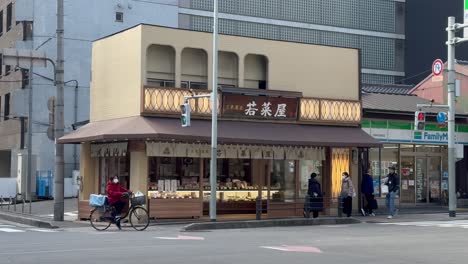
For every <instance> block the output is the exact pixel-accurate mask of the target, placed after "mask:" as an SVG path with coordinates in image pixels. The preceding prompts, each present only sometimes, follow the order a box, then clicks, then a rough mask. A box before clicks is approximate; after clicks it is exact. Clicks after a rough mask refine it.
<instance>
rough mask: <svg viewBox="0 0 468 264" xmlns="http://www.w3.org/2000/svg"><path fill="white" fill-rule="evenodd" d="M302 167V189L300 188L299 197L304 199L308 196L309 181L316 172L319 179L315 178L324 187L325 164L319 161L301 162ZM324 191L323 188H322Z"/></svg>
mask: <svg viewBox="0 0 468 264" xmlns="http://www.w3.org/2000/svg"><path fill="white" fill-rule="evenodd" d="M299 167H300V182H301V185H300V188H299V197H300V198H304V197H306V195H307V191H308V188H309V179H310V175H311V174H312V173H313V172H315V173H316V174H317V177H316V178H315V179H316V180H317V181H318V182H319V183H320V185H322V173H323V164H322V161H319V160H301V161H299ZM322 189H323V186H322ZM322 192H323V190H322Z"/></svg>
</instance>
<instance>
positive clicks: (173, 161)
mask: <svg viewBox="0 0 468 264" xmlns="http://www.w3.org/2000/svg"><path fill="white" fill-rule="evenodd" d="M148 188H149V197H150V198H162V199H195V198H199V196H200V159H198V158H174V157H151V158H150V159H149V186H148Z"/></svg>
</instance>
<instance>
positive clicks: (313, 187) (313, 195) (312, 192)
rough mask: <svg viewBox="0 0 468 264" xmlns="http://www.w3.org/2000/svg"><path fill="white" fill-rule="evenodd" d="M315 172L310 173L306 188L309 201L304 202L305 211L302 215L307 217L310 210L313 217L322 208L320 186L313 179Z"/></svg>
mask: <svg viewBox="0 0 468 264" xmlns="http://www.w3.org/2000/svg"><path fill="white" fill-rule="evenodd" d="M316 177H317V174H316V173H315V172H314V173H312V174H310V179H309V186H308V189H307V196H308V197H309V202H308V203H307V201H306V203H305V208H306V210H305V212H304V216H305V217H309V212H311V211H312V215H313V217H314V218H317V217H318V216H319V212H321V211H322V210H323V196H322V188H321V186H320V183H319V182H318V181H317V179H315V178H316Z"/></svg>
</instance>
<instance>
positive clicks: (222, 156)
mask: <svg viewBox="0 0 468 264" xmlns="http://www.w3.org/2000/svg"><path fill="white" fill-rule="evenodd" d="M210 152H211V151H210ZM217 152H218V153H217V155H216V156H217V157H218V159H225V158H226V148H225V146H223V145H218V149H217Z"/></svg>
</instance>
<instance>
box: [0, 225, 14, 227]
mask: <svg viewBox="0 0 468 264" xmlns="http://www.w3.org/2000/svg"><path fill="white" fill-rule="evenodd" d="M0 227H13V226H12V225H0Z"/></svg>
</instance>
